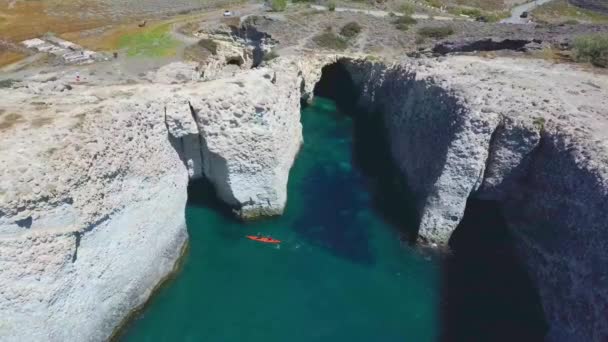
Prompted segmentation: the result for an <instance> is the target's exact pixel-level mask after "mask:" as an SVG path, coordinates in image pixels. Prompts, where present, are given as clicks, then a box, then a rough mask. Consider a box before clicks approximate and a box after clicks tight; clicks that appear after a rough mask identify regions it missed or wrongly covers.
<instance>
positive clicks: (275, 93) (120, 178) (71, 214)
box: [0, 61, 302, 341]
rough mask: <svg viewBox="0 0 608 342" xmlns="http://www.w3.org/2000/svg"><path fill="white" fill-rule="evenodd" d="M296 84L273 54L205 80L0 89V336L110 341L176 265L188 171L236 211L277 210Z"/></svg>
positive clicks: (295, 137)
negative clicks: (267, 61)
mask: <svg viewBox="0 0 608 342" xmlns="http://www.w3.org/2000/svg"><path fill="white" fill-rule="evenodd" d="M26 83H27V82H26ZM300 83H301V77H300V76H298V69H297V66H296V64H295V63H291V62H288V61H277V62H276V64H275V65H274V66H273V67H272V68H261V69H256V70H250V71H247V72H243V73H242V74H239V75H238V76H236V77H234V78H228V79H222V80H216V81H210V82H197V83H193V82H190V83H187V84H179V85H171V84H163V85H160V86H159V85H154V84H152V85H150V84H145V85H142V84H138V85H128V86H107V87H89V86H76V87H74V89H73V90H71V91H69V92H63V93H61V95H60V96H58V95H59V93H58V92H54V91H53V90H52V89H42V88H40V87H38V86H36V85H34V84H32V87H31V88H30V87H29V85H27V84H26V86H25V87H22V88H19V89H0V96H1V97H2V98H3V102H2V104H1V105H0V114H2V115H0V122H1V123H2V124H1V126H0V127H2V128H1V129H2V134H0V146H1V148H0V165H2V171H1V172H2V177H1V178H0V316H2V317H3V319H2V322H1V323H0V336H2V339H3V340H6V341H24V340H27V341H81V340H82V341H85V340H86V341H102V340H106V339H107V338H108V337H109V336H110V334H111V333H112V332H113V331H114V329H116V327H117V326H118V325H119V324H120V323H121V322H122V321H123V320H124V319H125V317H127V316H128V315H129V313H130V312H132V310H134V309H135V308H137V307H139V306H141V305H142V304H143V303H144V302H145V301H146V300H147V298H148V297H149V296H150V294H151V293H152V291H153V290H154V289H155V288H156V287H157V286H158V284H159V282H161V281H162V279H164V278H165V277H166V276H167V275H168V274H169V273H170V272H171V271H172V270H173V268H174V265H175V263H176V261H177V260H178V258H179V256H180V254H181V251H182V249H183V247H184V245H185V243H186V241H187V231H186V227H185V216H184V213H185V205H186V199H187V198H186V197H187V191H186V187H187V185H188V181H189V178H196V177H201V176H202V175H203V174H204V175H205V176H207V177H208V178H209V179H210V180H211V181H212V182H213V184H214V185H215V187H216V189H217V190H218V194H219V195H220V196H221V197H222V198H223V199H224V200H226V201H227V202H228V203H229V204H231V205H233V206H235V207H236V208H237V209H239V212H240V214H241V216H243V217H253V216H259V215H274V214H279V213H281V212H282V210H283V207H284V205H285V201H286V185H287V177H288V172H289V169H290V167H291V164H292V162H293V160H294V158H295V155H296V153H297V151H298V148H299V146H300V144H301V141H302V135H301V134H302V133H301V126H300V122H299V98H300ZM218 89H221V90H222V92H218Z"/></svg>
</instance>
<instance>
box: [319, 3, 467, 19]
mask: <svg viewBox="0 0 608 342" xmlns="http://www.w3.org/2000/svg"><path fill="white" fill-rule="evenodd" d="M310 7H311V8H314V9H316V10H319V11H327V10H329V9H328V8H327V7H326V6H321V5H311V6H310ZM335 11H336V12H353V13H363V14H367V15H371V16H374V17H378V18H383V17H388V16H389V15H391V13H392V14H394V15H396V16H398V17H401V16H403V13H399V12H389V11H381V10H366V9H359V8H350V7H336V9H335ZM412 18H414V19H423V20H424V19H430V18H431V16H429V15H428V14H423V13H415V14H413V15H412ZM433 19H434V20H454V19H456V18H454V17H444V16H433ZM458 19H460V18H458ZM462 20H466V19H462Z"/></svg>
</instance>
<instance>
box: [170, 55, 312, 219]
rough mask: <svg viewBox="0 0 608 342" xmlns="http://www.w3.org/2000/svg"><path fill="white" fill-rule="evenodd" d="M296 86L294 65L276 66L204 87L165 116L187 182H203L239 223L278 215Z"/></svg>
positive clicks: (293, 138)
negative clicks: (187, 174)
mask: <svg viewBox="0 0 608 342" xmlns="http://www.w3.org/2000/svg"><path fill="white" fill-rule="evenodd" d="M277 70H278V72H277ZM301 82H302V78H301V77H300V76H299V75H298V70H297V67H296V66H295V65H294V64H292V63H290V62H284V63H282V62H278V63H277V64H275V68H274V69H272V68H260V69H256V70H252V71H250V72H248V73H244V74H241V75H238V76H236V77H235V78H231V79H222V80H216V81H211V82H208V83H206V84H207V85H208V86H207V87H205V88H203V89H199V90H198V91H196V92H192V93H191V95H190V94H189V95H188V96H184V97H182V98H177V99H174V100H173V101H174V103H175V106H177V107H178V108H180V109H177V110H168V111H167V126H168V127H169V131H170V133H171V135H172V136H173V137H174V138H175V139H179V141H178V142H177V145H178V146H179V147H178V148H179V149H180V150H182V151H183V153H182V155H183V156H185V161H186V164H187V165H188V169H189V172H190V175H191V177H194V178H196V177H200V176H201V175H202V174H204V176H205V177H206V178H207V179H209V180H210V181H211V182H212V183H213V184H214V185H215V189H216V191H217V194H218V196H219V197H220V198H221V199H222V200H223V201H224V202H226V203H228V204H229V205H231V206H233V207H234V208H235V209H236V211H237V212H238V214H239V216H241V217H242V218H255V217H259V216H271V215H279V214H281V213H282V212H283V209H284V207H285V203H286V201H287V192H286V188H287V179H288V177H289V169H290V168H291V165H292V164H293V162H294V159H295V156H296V154H297V152H298V150H299V148H300V145H301V143H302V125H301V124H300V84H301ZM217 89H222V91H221V92H218V91H217ZM184 109H186V110H184Z"/></svg>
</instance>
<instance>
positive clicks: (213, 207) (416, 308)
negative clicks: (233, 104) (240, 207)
mask: <svg viewBox="0 0 608 342" xmlns="http://www.w3.org/2000/svg"><path fill="white" fill-rule="evenodd" d="M302 124H303V126H304V137H305V142H304V146H303V148H302V150H301V152H300V154H299V155H298V159H297V161H296V163H295V165H294V167H293V169H292V170H291V173H290V180H289V186H288V198H289V199H288V205H287V208H286V211H285V214H284V215H283V216H281V217H278V218H274V219H269V220H264V221H258V222H252V223H242V222H239V221H236V220H234V219H233V217H232V216H231V214H230V212H229V211H227V210H226V209H225V208H223V207H222V206H221V205H219V203H217V201H216V200H214V199H213V198H214V195H213V192H212V190H211V189H210V187H209V186H208V185H207V184H205V183H198V184H195V185H193V186H192V187H191V189H190V194H189V196H190V197H189V198H190V200H189V203H188V207H187V210H186V218H187V223H188V231H189V234H190V251H189V254H188V256H187V259H186V261H185V264H184V266H183V269H182V271H181V273H180V274H179V275H178V277H177V278H176V279H175V280H174V281H172V282H171V283H170V284H169V286H168V287H166V288H164V289H163V290H161V291H160V293H159V294H158V295H157V296H155V297H154V299H153V300H152V302H151V303H150V305H149V306H148V308H147V309H146V310H145V311H144V313H143V314H142V316H141V317H140V318H139V319H137V320H136V321H135V322H133V324H132V325H131V326H130V328H129V329H128V330H127V332H126V333H125V335H124V336H123V337H122V340H123V341H223V342H224V341H225V342H230V341H235V342H236V341H239V342H241V341H266V342H272V341H277V342H278V341H281V342H283V341H293V342H296V341H422V342H423V341H434V340H436V339H437V338H438V336H439V332H440V327H439V323H440V322H439V320H440V319H439V316H440V312H439V296H440V284H439V283H440V281H439V264H438V263H437V262H435V261H432V260H427V259H425V258H424V257H423V256H422V255H420V254H418V253H416V252H415V251H414V250H412V249H411V248H410V247H408V246H406V245H405V244H404V243H402V242H400V240H402V239H403V237H402V236H401V234H400V233H399V232H398V230H397V229H395V227H393V226H391V225H390V224H388V223H387V222H386V220H385V219H384V218H383V215H382V214H381V213H380V212H381V210H378V197H377V196H376V197H374V196H373V192H370V190H371V191H373V189H374V188H376V187H377V184H378V183H382V181H379V180H378V179H375V180H374V179H370V178H369V177H365V176H364V175H363V173H362V171H361V170H360V169H359V167H357V165H356V164H357V163H355V162H353V129H354V128H353V123H352V119H351V118H350V117H348V116H346V115H342V114H339V113H337V110H336V107H335V105H334V103H333V102H332V101H330V100H325V99H321V98H317V99H316V100H315V102H314V103H313V105H311V106H309V107H307V108H305V109H303V112H302ZM378 177H380V178H382V175H379V176H378ZM386 201H387V202H388V201H390V199H389V198H387V199H386ZM258 232H259V233H262V234H267V235H270V236H272V237H274V238H276V239H280V240H282V241H283V243H281V244H280V245H279V246H275V245H268V244H263V243H258V242H254V241H250V240H247V239H245V238H244V236H245V235H247V234H255V233H258Z"/></svg>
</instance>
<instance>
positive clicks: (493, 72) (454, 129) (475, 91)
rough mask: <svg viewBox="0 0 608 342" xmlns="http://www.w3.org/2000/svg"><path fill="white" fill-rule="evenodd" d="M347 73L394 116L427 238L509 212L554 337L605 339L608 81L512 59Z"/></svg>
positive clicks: (367, 100)
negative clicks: (476, 213) (471, 213)
mask: <svg viewBox="0 0 608 342" xmlns="http://www.w3.org/2000/svg"><path fill="white" fill-rule="evenodd" d="M343 63H345V65H346V67H347V68H348V69H349V70H350V71H351V74H352V77H353V80H354V82H355V83H356V84H357V85H358V86H359V87H360V89H361V94H362V96H361V99H360V105H362V106H365V107H368V108H369V109H371V110H374V111H378V112H381V113H383V114H384V121H385V124H386V128H387V133H388V134H389V137H390V139H391V149H392V154H393V157H394V158H395V160H396V162H397V163H398V164H399V166H400V168H401V170H402V172H403V174H404V176H405V177H406V178H407V181H408V184H409V187H410V188H411V190H412V192H413V193H414V195H415V198H416V203H417V207H418V212H419V215H420V231H419V233H420V235H421V237H423V238H424V239H425V240H427V241H429V242H432V243H436V244H447V243H448V240H449V238H450V236H451V233H452V231H453V229H454V228H455V227H456V225H457V224H458V223H459V222H460V220H461V218H462V215H463V213H464V208H465V206H466V201H467V199H468V198H481V199H490V200H495V201H499V203H501V205H502V209H503V212H504V214H505V217H506V219H507V223H508V225H509V227H510V229H511V230H512V231H513V233H514V234H515V236H516V241H517V248H518V250H519V252H520V255H521V257H522V259H523V261H524V263H525V264H526V266H527V268H528V271H529V273H530V274H531V276H532V278H533V279H534V281H535V284H536V286H537V287H538V289H539V292H540V295H541V299H542V303H543V307H544V310H545V314H546V316H547V320H548V322H549V324H550V332H549V336H548V338H549V339H550V340H554V341H572V340H581V341H592V340H604V339H606V338H607V337H608V325H607V324H606V321H605V319H604V315H605V312H606V309H607V308H608V283H607V282H606V280H605V279H607V277H608V267H606V265H608V260H607V259H608V255H606V253H605V252H604V251H605V250H606V247H607V244H608V236H607V235H606V232H605V227H606V222H608V217H606V213H607V212H608V201H607V200H608V198H607V195H608V188H607V186H606V185H607V184H608V163H607V161H608V148H607V146H606V145H605V141H606V133H605V129H604V127H605V117H606V115H608V112H607V110H608V80H607V79H606V78H605V77H601V76H598V75H593V74H589V73H584V72H581V71H580V70H579V69H576V68H573V67H567V66H548V65H546V64H544V63H542V62H532V61H528V62H526V63H523V62H522V61H515V60H509V59H500V60H493V61H488V60H485V61H484V60H479V59H476V58H470V57H458V58H451V59H446V60H443V61H442V62H429V61H418V62H406V63H401V64H397V65H394V66H390V67H387V66H384V65H382V64H375V63H369V62H360V61H359V62H357V61H355V62H353V61H344V62H343ZM554 75H559V76H554Z"/></svg>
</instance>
